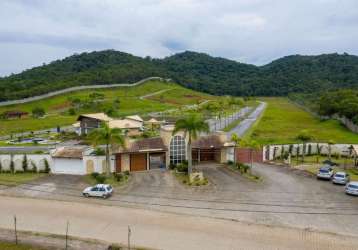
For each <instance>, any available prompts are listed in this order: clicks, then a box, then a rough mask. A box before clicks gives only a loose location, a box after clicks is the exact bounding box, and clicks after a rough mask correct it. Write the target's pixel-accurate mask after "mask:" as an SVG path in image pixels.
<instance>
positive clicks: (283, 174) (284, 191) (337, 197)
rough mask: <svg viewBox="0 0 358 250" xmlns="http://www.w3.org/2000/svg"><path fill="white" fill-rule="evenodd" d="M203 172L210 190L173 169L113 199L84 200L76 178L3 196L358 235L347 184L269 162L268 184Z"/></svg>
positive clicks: (148, 175) (226, 172) (134, 181)
mask: <svg viewBox="0 0 358 250" xmlns="http://www.w3.org/2000/svg"><path fill="white" fill-rule="evenodd" d="M198 168H199V169H201V170H202V171H203V172H204V175H205V176H206V177H208V179H209V183H210V184H209V185H208V186H203V187H189V186H185V185H183V184H181V183H179V182H178V180H177V179H176V178H175V177H174V176H173V175H172V174H171V173H170V172H169V171H164V172H161V171H160V170H153V171H149V172H142V173H133V174H132V178H131V180H130V182H129V183H128V185H127V186H125V187H123V188H120V189H116V190H115V194H114V195H113V196H112V197H111V198H110V199H108V200H102V199H86V198H83V197H81V191H82V189H83V187H84V186H85V185H86V184H84V183H83V182H81V180H80V179H76V177H71V176H54V177H49V179H45V180H40V181H39V183H38V185H37V186H36V185H35V184H34V183H32V184H31V185H28V186H24V185H23V186H21V187H17V188H15V189H10V190H2V191H0V193H1V192H4V191H5V193H6V194H14V195H16V194H17V195H25V196H30V197H39V198H46V199H56V200H65V201H78V202H83V203H86V204H90V203H97V204H103V205H111V206H121V207H123V206H126V207H132V208H143V209H149V210H157V211H161V212H174V213H177V214H186V215H195V216H205V217H211V218H222V219H229V220H234V221H244V222H248V223H259V224H267V225H277V226H288V227H298V228H302V229H313V230H318V231H325V232H326V231H329V232H333V233H342V234H349V235H357V236H358V231H357V230H356V229H357V228H358V220H357V219H356V218H357V216H358V198H357V197H351V196H347V195H345V194H344V191H343V187H342V186H335V185H332V184H331V183H330V182H327V181H317V180H316V179H315V178H312V177H309V176H305V175H303V174H301V172H297V171H292V170H290V169H288V168H285V167H275V166H270V165H265V164H256V165H255V166H254V168H253V172H254V173H256V174H258V175H260V176H262V177H263V181H262V182H254V181H251V180H249V179H246V178H244V177H242V176H241V175H240V174H239V173H237V172H233V171H232V170H230V169H228V168H227V167H225V166H222V165H220V164H215V163H207V164H201V165H200V166H198ZM51 178H54V179H52V180H53V181H51ZM71 178H72V179H71ZM34 185H35V186H34ZM31 189H32V190H31Z"/></svg>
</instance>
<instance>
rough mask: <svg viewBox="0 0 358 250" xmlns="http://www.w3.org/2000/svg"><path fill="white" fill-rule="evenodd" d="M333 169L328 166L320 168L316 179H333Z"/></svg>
mask: <svg viewBox="0 0 358 250" xmlns="http://www.w3.org/2000/svg"><path fill="white" fill-rule="evenodd" d="M333 174H334V172H333V168H331V167H330V166H324V167H321V168H320V169H319V170H318V172H317V179H326V180H330V179H331V178H332V177H333Z"/></svg>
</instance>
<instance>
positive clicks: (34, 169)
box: [31, 161, 37, 173]
mask: <svg viewBox="0 0 358 250" xmlns="http://www.w3.org/2000/svg"><path fill="white" fill-rule="evenodd" d="M31 166H32V172H33V173H37V167H36V164H35V162H33V161H31Z"/></svg>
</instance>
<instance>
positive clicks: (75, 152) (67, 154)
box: [52, 147, 85, 159]
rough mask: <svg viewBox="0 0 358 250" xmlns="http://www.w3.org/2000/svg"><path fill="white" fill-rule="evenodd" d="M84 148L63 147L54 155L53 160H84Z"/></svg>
mask: <svg viewBox="0 0 358 250" xmlns="http://www.w3.org/2000/svg"><path fill="white" fill-rule="evenodd" d="M84 150H85V148H84V147H62V148H58V149H56V150H55V151H54V152H53V153H52V157H53V158H70V159H82V157H83V152H84Z"/></svg>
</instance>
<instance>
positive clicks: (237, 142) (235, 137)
mask: <svg viewBox="0 0 358 250" xmlns="http://www.w3.org/2000/svg"><path fill="white" fill-rule="evenodd" d="M231 141H232V142H234V143H235V146H236V147H237V146H239V145H240V144H241V141H242V139H241V138H240V137H239V136H238V135H237V134H236V133H232V135H231ZM235 152H236V151H234V162H235V163H236V153H235Z"/></svg>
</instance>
